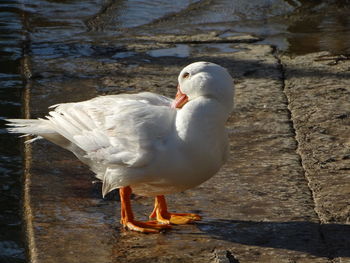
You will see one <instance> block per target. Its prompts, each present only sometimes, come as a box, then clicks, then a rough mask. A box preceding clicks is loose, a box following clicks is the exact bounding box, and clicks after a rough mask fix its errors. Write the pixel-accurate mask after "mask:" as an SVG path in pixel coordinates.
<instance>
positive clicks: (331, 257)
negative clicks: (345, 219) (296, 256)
mask: <svg viewBox="0 0 350 263" xmlns="http://www.w3.org/2000/svg"><path fill="white" fill-rule="evenodd" d="M272 52H273V55H274V57H275V58H276V60H277V64H278V67H279V70H280V72H281V88H282V92H283V94H284V96H285V99H286V103H287V109H288V118H289V120H290V128H291V130H292V133H293V135H294V139H295V142H296V149H295V151H296V154H297V155H298V159H299V163H300V166H301V167H302V170H303V175H304V178H305V180H306V182H307V187H308V189H309V191H310V195H311V197H312V201H313V205H314V212H315V214H316V216H317V218H318V223H319V226H318V233H319V236H320V241H321V245H322V247H323V249H325V250H327V258H328V259H329V260H334V256H332V254H333V253H332V252H331V250H330V249H329V247H328V246H327V240H326V237H325V233H324V232H323V230H322V217H321V215H320V213H319V212H318V210H317V206H318V204H317V201H316V196H315V192H314V191H313V190H312V188H311V187H310V184H311V180H310V178H309V177H308V176H307V171H306V168H305V166H304V164H303V159H302V157H301V154H300V151H299V141H298V136H297V130H296V128H295V126H294V121H293V113H292V110H291V108H290V102H291V101H290V99H289V97H288V95H287V94H286V90H285V89H286V85H285V80H286V76H285V68H284V66H283V63H282V61H281V59H280V58H279V57H278V54H277V52H278V50H277V48H276V47H273V51H272Z"/></svg>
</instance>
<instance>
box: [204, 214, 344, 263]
mask: <svg viewBox="0 0 350 263" xmlns="http://www.w3.org/2000/svg"><path fill="white" fill-rule="evenodd" d="M197 226H198V228H199V229H200V230H201V231H202V232H203V233H206V234H207V235H209V236H211V237H212V238H214V239H218V240H224V241H228V242H232V243H238V244H244V245H251V246H261V247H269V248H278V249H288V250H294V251H300V252H306V253H309V254H312V255H315V256H320V257H328V258H336V257H350V225H345V224H318V223H313V222H307V221H294V222H254V221H239V220H214V221H209V222H201V223H198V225H197Z"/></svg>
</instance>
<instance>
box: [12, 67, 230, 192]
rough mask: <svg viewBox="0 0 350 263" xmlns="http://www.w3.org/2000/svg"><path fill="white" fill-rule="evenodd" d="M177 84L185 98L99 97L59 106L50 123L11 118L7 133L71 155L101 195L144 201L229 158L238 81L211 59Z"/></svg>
mask: <svg viewBox="0 0 350 263" xmlns="http://www.w3.org/2000/svg"><path fill="white" fill-rule="evenodd" d="M178 80H179V86H178V94H181V95H183V96H182V98H178V97H177V99H176V100H175V101H174V100H172V99H169V98H167V97H164V96H161V95H157V94H153V93H149V92H144V93H138V94H131V95H125V94H124V95H110V96H100V97H97V98H94V99H91V100H87V101H83V102H77V103H63V104H58V105H54V106H52V107H51V108H53V109H54V110H53V111H50V112H49V114H48V116H46V119H37V120H22V119H18V120H17V119H15V120H8V121H9V122H11V123H10V124H9V125H11V126H12V127H11V128H9V129H8V130H9V131H10V132H12V133H24V134H31V135H37V136H40V137H43V138H45V139H47V140H49V141H52V142H53V143H55V144H57V145H59V146H61V147H63V148H65V149H67V150H69V151H71V152H73V153H74V154H75V155H76V156H77V157H78V158H79V159H80V160H81V161H82V162H83V163H85V164H87V165H88V166H89V167H90V168H91V170H92V171H94V172H95V173H96V176H97V178H99V179H101V180H102V181H103V195H105V194H106V193H108V192H109V191H111V190H113V189H116V188H120V187H126V186H130V187H131V188H132V189H133V191H134V192H135V193H136V194H140V195H145V196H156V195H163V194H168V193H173V192H178V191H183V190H185V189H188V188H191V187H194V186H196V185H198V184H200V183H202V182H204V181H205V180H207V179H209V178H210V177H211V176H213V175H214V174H215V173H216V172H217V171H218V170H219V168H220V167H221V166H222V164H223V163H224V162H225V160H226V157H227V152H228V140H227V134H226V130H225V122H226V120H227V118H228V116H229V114H230V111H231V109H232V106H233V82H232V78H231V77H230V75H229V74H228V73H227V71H226V70H225V69H224V68H222V67H220V66H218V65H216V64H213V63H208V62H196V63H193V64H191V65H189V66H187V67H185V68H184V69H183V70H182V71H181V73H180V75H179V78H178ZM181 99H182V101H181V103H180V102H179V100H181ZM179 103H180V104H181V105H180V104H179ZM172 105H173V107H172Z"/></svg>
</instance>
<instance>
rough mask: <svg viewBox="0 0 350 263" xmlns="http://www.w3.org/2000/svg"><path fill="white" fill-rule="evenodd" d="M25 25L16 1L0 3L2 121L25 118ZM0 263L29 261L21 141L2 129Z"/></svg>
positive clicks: (0, 99) (0, 144)
mask: <svg viewBox="0 0 350 263" xmlns="http://www.w3.org/2000/svg"><path fill="white" fill-rule="evenodd" d="M22 34H23V27H22V21H21V11H20V9H19V8H18V5H17V4H16V3H15V2H13V1H1V2H0V121H1V128H2V127H3V121H2V119H3V118H18V117H21V115H22V114H21V93H22V89H23V82H22V79H21V75H20V60H21V57H22V40H23V35H22ZM0 131H1V133H0V182H1V183H0V211H1V212H0V262H25V255H24V254H25V253H24V244H23V236H22V228H21V226H22V219H21V202H20V201H21V200H20V199H21V187H22V184H21V174H22V158H21V154H20V145H19V141H18V140H17V139H16V138H15V137H13V136H10V135H8V134H6V133H4V130H3V129H1V130H0Z"/></svg>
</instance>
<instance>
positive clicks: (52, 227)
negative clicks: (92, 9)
mask: <svg viewBox="0 0 350 263" xmlns="http://www.w3.org/2000/svg"><path fill="white" fill-rule="evenodd" d="M223 45H224V44H223ZM125 48H126V49H127V50H129V51H130V50H131V49H132V45H130V46H128V45H126V46H125ZM156 48H158V47H157V46H156V45H152V44H148V45H144V46H143V47H142V49H143V50H144V52H139V53H137V52H135V54H133V55H132V56H125V57H123V58H118V59H115V60H106V59H100V58H95V57H93V56H84V57H72V58H70V59H69V60H65V59H62V58H57V59H50V60H44V59H40V58H33V63H32V69H33V74H34V76H36V77H35V78H33V79H32V80H31V81H30V83H29V84H30V88H31V99H30V108H31V111H32V115H33V116H32V117H39V116H43V115H45V113H46V112H47V106H49V105H51V104H55V103H59V102H67V101H77V100H82V99H88V98H91V97H93V96H96V95H98V94H116V93H121V92H137V91H153V92H157V93H161V94H164V95H167V96H174V94H175V89H176V88H175V87H176V85H177V83H176V82H177V74H178V73H179V71H180V70H181V69H182V67H183V66H185V65H187V64H189V63H190V62H193V61H199V60H206V61H211V62H216V63H218V64H220V65H222V66H225V67H226V68H228V70H229V71H230V73H231V74H232V75H233V76H234V78H235V82H236V100H235V103H236V106H235V109H234V112H233V114H232V116H231V118H230V119H229V121H228V124H227V127H228V129H229V132H230V141H231V155H230V158H229V160H228V162H227V164H226V165H225V166H224V167H223V168H222V169H221V171H220V172H219V173H218V174H217V175H216V176H215V177H214V178H212V179H211V180H209V181H208V182H206V183H204V184H203V185H201V186H199V187H197V188H195V189H192V190H188V191H186V192H183V193H178V194H174V195H170V196H168V201H169V209H170V210H172V211H178V212H185V211H190V212H196V213H199V214H201V215H202V216H203V220H202V221H201V222H199V223H196V224H193V225H186V226H174V227H173V229H172V230H170V231H168V232H166V233H161V234H155V235H145V234H140V233H134V232H130V231H125V230H124V229H121V227H120V225H119V223H118V220H119V213H120V210H119V209H120V208H119V205H120V203H119V201H118V198H117V195H116V194H114V195H113V194H111V195H110V196H109V198H107V199H106V200H103V199H101V194H100V184H92V183H91V182H92V181H93V180H94V178H93V175H92V173H91V172H89V170H88V169H87V168H86V167H85V166H83V165H82V164H80V163H79V162H78V161H76V160H75V159H74V157H73V155H72V154H70V153H67V152H65V151H64V150H61V149H59V148H58V147H56V146H54V145H52V144H50V143H48V142H37V143H35V144H34V145H33V146H31V148H27V150H26V168H27V169H26V175H25V176H26V199H25V206H26V208H27V209H26V211H27V214H26V219H27V222H28V223H27V226H28V228H27V233H28V240H29V241H30V244H29V248H30V257H31V260H32V262H37V263H53V262H72V263H74V262H85V263H90V262H94V263H95V262H99V263H103V262H111V263H113V262H118V263H119V262H220V263H222V262H331V260H332V258H333V257H334V258H337V257H339V256H342V257H343V259H344V260H345V259H346V257H350V252H349V251H346V250H341V252H338V250H337V248H335V251H331V250H330V248H329V246H328V243H326V242H325V240H324V237H323V236H322V232H321V231H320V224H319V223H320V222H319V218H318V215H317V214H316V213H315V211H314V201H313V198H312V192H311V191H310V189H309V187H308V181H307V180H306V178H305V176H304V170H303V167H302V165H301V160H300V157H299V155H298V154H297V153H296V149H297V142H296V140H295V133H294V129H293V125H292V122H291V120H290V113H289V110H288V107H287V98H286V96H285V93H284V90H283V88H284V81H283V80H284V75H283V71H282V68H281V65H280V63H279V60H278V58H277V57H276V55H275V53H274V50H273V49H272V48H271V47H269V46H265V45H250V44H232V46H230V48H233V49H234V52H226V51H225V50H220V48H217V49H216V50H215V52H203V46H202V45H200V44H193V43H192V44H189V48H190V50H191V51H190V52H189V54H188V56H187V57H169V56H168V57H164V56H158V57H157V56H150V55H149V53H147V52H148V51H150V50H154V49H156ZM67 63H69V66H68V67H67ZM51 91H52V92H51ZM152 203H153V200H151V199H150V198H144V197H140V196H134V197H133V207H134V211H135V214H136V216H137V218H138V219H143V220H146V219H147V217H148V214H149V213H150V212H151V210H152ZM326 227H328V228H329V229H336V230H344V228H341V227H340V228H339V225H336V224H333V225H327V226H326ZM342 237H343V236H341V235H340V236H336V237H334V242H338V243H339V241H340V239H341V238H342Z"/></svg>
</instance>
